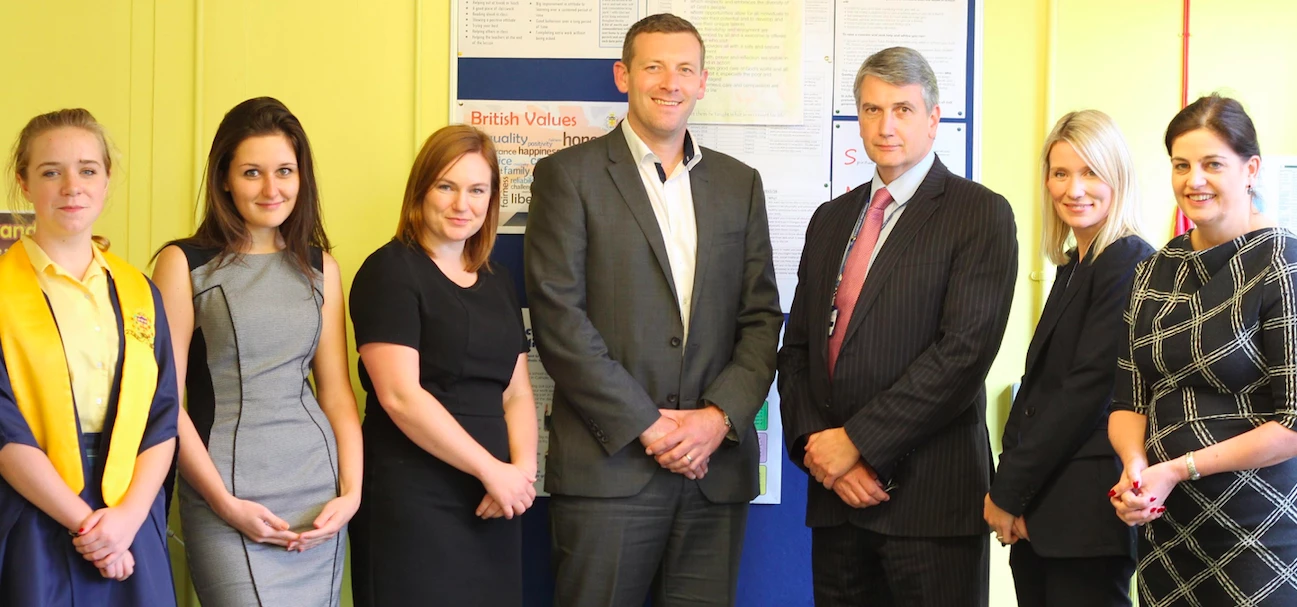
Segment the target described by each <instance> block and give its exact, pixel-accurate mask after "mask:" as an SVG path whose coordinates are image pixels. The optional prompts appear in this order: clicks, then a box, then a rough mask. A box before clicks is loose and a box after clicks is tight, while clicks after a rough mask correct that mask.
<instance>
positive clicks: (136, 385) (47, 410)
mask: <svg viewBox="0 0 1297 607" xmlns="http://www.w3.org/2000/svg"><path fill="white" fill-rule="evenodd" d="M104 260H105V261H107V262H108V272H109V275H110V276H109V278H110V279H111V280H112V281H113V284H114V285H116V287H117V302H118V304H119V306H120V307H121V312H122V325H123V326H122V327H121V329H122V333H124V334H125V339H124V340H123V341H124V343H125V347H124V348H123V352H122V354H123V357H124V359H123V361H122V377H121V390H120V392H119V393H118V397H117V416H116V417H115V418H114V419H115V421H114V423H113V434H112V437H111V443H110V447H109V449H108V461H107V462H106V463H105V465H104V480H103V495H104V503H106V504H108V505H109V506H116V505H117V504H119V503H121V501H122V498H123V497H125V496H126V490H127V489H128V488H130V486H131V477H132V476H133V474H134V472H135V456H136V454H137V453H138V452H139V449H140V442H141V440H143V437H144V427H145V425H146V424H147V422H148V418H149V410H150V409H151V408H152V404H153V393H154V391H155V390H156V389H157V385H158V365H157V359H156V358H154V354H153V338H154V328H155V327H156V326H157V323H156V318H155V316H156V314H155V312H154V302H153V291H152V289H150V288H149V283H148V280H146V279H145V278H144V275H143V274H141V273H140V271H139V270H137V269H135V268H134V267H133V266H131V265H130V264H129V263H126V261H125V260H123V259H121V258H120V257H117V256H116V255H113V254H111V253H107V252H105V253H104ZM0 285H4V296H3V297H0V348H3V349H4V361H5V365H6V366H7V367H8V370H9V382H10V384H11V385H12V388H13V394H14V400H16V401H17V402H18V410H19V411H20V412H21V413H22V415H23V418H24V419H26V420H27V425H28V426H29V427H30V428H31V431H32V434H33V435H34V436H35V437H36V443H37V444H38V445H40V448H41V449H42V450H44V451H45V454H46V455H47V456H48V457H49V458H50V462H51V463H52V464H54V469H55V470H56V471H57V472H58V473H59V476H60V477H62V479H63V482H65V483H67V485H68V487H69V488H71V489H72V491H74V492H76V493H80V492H81V490H82V489H83V488H85V478H84V476H83V475H82V471H81V440H80V437H79V435H78V432H77V420H76V405H75V404H74V403H73V401H72V379H71V376H70V375H69V373H68V365H67V357H66V354H65V353H64V352H63V341H62V340H61V339H60V338H59V330H58V326H57V325H56V324H55V321H54V314H53V312H51V311H50V308H49V304H48V303H47V302H46V301H45V295H44V293H42V292H41V288H40V283H39V282H37V280H36V271H35V269H34V268H32V264H31V260H30V258H29V257H28V256H27V251H26V249H25V248H24V247H23V244H22V242H21V241H20V242H16V243H14V245H13V246H12V247H10V248H9V250H8V251H7V252H6V253H5V254H4V255H0Z"/></svg>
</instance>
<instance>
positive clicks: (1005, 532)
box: [982, 493, 1031, 546]
mask: <svg viewBox="0 0 1297 607" xmlns="http://www.w3.org/2000/svg"><path fill="white" fill-rule="evenodd" d="M982 501H983V504H982V518H984V519H986V524H987V526H989V527H990V528H991V531H994V532H995V539H996V540H997V541H999V542H1000V545H1001V546H1008V545H1009V544H1016V543H1017V542H1018V540H1027V541H1031V537H1029V536H1028V535H1027V520H1026V519H1024V518H1023V517H1021V516H1014V515H1012V514H1009V512H1008V511H1006V510H1004V509H1003V508H1001V507H999V506H997V505H996V504H995V502H993V501H991V494H990V493H988V494H986V498H985V499H984V500H982Z"/></svg>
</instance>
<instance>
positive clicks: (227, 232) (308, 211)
mask: <svg viewBox="0 0 1297 607" xmlns="http://www.w3.org/2000/svg"><path fill="white" fill-rule="evenodd" d="M265 135H282V136H283V137H284V138H285V139H287V140H288V142H289V143H290V144H292V146H293V151H294V152H295V153H296V154H297V173H298V177H299V180H300V186H299V188H298V191H297V201H296V203H294V205H293V211H292V212H291V213H289V215H288V219H285V220H284V223H283V224H281V225H280V226H279V233H280V235H281V236H283V238H284V245H285V246H284V249H285V250H286V251H288V253H289V256H290V258H291V259H292V262H293V265H294V266H296V267H297V269H298V270H300V271H301V272H302V274H303V275H305V276H307V277H308V278H309V277H310V276H311V275H312V274H311V248H312V247H318V248H320V249H321V250H324V251H329V250H331V249H332V247H331V246H330V244H329V237H328V236H327V235H326V234H325V233H324V221H323V218H322V217H321V216H320V190H319V187H318V186H317V185H316V182H315V159H314V156H312V154H311V142H310V140H308V139H307V138H306V130H305V129H303V128H302V123H301V122H299V121H298V120H297V116H294V115H293V113H292V112H290V111H288V108H287V107H285V106H284V104H283V103H280V102H279V100H278V99H274V98H272V97H257V98H255V99H249V100H247V101H244V102H243V103H240V104H238V105H236V106H234V108H233V109H231V110H230V111H229V112H228V113H226V114H225V118H223V119H221V124H220V126H218V127H216V136H215V137H213V138H212V149H211V151H210V152H209V153H208V155H207V169H206V171H205V172H204V174H203V202H204V206H205V211H204V213H203V221H202V223H200V224H199V225H198V230H197V231H195V232H194V235H193V236H190V237H189V238H182V239H180V240H177V241H175V242H177V243H185V244H189V245H192V246H195V247H199V248H204V249H216V250H219V251H220V254H219V256H218V257H219V258H220V259H221V260H222V262H223V261H225V260H234V259H237V258H238V257H239V255H241V251H242V247H243V246H244V245H245V244H246V243H247V241H248V226H247V225H246V224H245V223H244V221H243V216H242V215H240V214H239V210H238V208H236V207H235V206H234V197H233V196H231V195H230V193H229V192H228V191H226V189H225V187H224V185H225V182H226V179H228V178H229V175H230V162H231V161H233V160H234V152H235V150H237V149H238V147H239V144H241V143H243V141H244V140H246V139H248V138H250V137H261V136H265ZM167 244H173V243H167ZM166 246H167V245H163V248H166ZM160 252H161V251H160V250H159V253H160ZM153 257H154V258H157V253H154V254H153Z"/></svg>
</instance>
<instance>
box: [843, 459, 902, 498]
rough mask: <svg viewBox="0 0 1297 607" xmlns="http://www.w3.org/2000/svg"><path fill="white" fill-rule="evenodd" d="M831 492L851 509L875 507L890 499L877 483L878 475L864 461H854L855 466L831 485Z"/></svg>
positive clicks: (880, 484)
mask: <svg viewBox="0 0 1297 607" xmlns="http://www.w3.org/2000/svg"><path fill="white" fill-rule="evenodd" d="M833 492H834V493H836V494H838V497H839V498H841V499H842V501H844V502H846V503H847V505H848V506H851V507H852V508H868V507H870V506H877V505H878V504H881V503H883V502H885V501H887V500H890V499H892V496H890V495H888V494H887V491H885V490H883V485H882V483H880V482H878V474H877V473H875V472H874V469H873V468H870V467H869V465H868V464H866V463H865V461H864V460H856V464H855V465H854V466H852V467H851V469H849V470H847V473H846V474H843V475H842V478H839V479H838V482H836V483H834V484H833Z"/></svg>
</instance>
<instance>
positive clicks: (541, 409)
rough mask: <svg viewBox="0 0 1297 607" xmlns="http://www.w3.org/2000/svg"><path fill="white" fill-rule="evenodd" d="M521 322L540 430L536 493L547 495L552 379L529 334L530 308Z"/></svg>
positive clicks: (525, 310)
mask: <svg viewBox="0 0 1297 607" xmlns="http://www.w3.org/2000/svg"><path fill="white" fill-rule="evenodd" d="M522 324H523V326H524V327H525V328H526V329H527V342H528V343H530V344H531V350H530V351H528V352H527V374H528V376H529V377H530V379H531V393H532V396H534V397H535V399H536V428H537V429H538V430H540V437H539V440H537V441H536V482H535V487H536V495H538V496H548V495H549V494H548V493H545V456H546V455H549V415H550V413H551V412H552V411H553V410H552V409H551V407H553V406H554V379H553V378H552V377H550V376H549V374H548V373H546V372H545V365H543V364H541V362H540V353H539V352H537V351H536V339H535V338H534V337H532V336H531V309H530V308H523V309H522Z"/></svg>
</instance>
